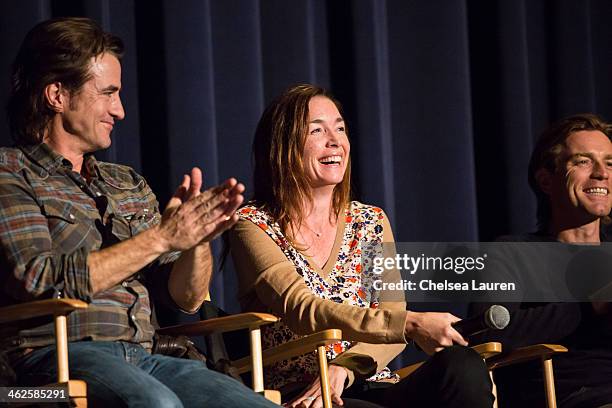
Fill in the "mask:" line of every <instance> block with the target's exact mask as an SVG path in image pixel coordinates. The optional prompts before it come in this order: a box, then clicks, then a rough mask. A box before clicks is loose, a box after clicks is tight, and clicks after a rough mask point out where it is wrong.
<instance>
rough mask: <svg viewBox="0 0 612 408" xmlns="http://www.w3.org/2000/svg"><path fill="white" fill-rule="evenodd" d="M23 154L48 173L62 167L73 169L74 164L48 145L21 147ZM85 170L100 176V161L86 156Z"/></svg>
mask: <svg viewBox="0 0 612 408" xmlns="http://www.w3.org/2000/svg"><path fill="white" fill-rule="evenodd" d="M19 148H20V149H21V150H22V151H23V153H24V154H25V155H26V156H28V157H29V158H30V159H31V160H32V161H34V162H36V163H37V164H38V165H39V166H41V167H42V168H44V169H45V170H46V171H47V172H54V171H56V170H57V169H58V168H60V167H67V168H69V169H72V163H70V160H68V159H66V158H65V157H64V156H62V155H61V154H59V153H57V152H56V151H55V150H53V149H51V148H50V147H49V146H48V145H47V144H46V143H39V144H35V145H26V146H20V147H19ZM83 168H84V169H85V171H86V174H88V175H90V176H96V175H98V171H97V169H98V161H97V160H96V158H95V157H94V156H93V154H86V155H85V157H84V159H83Z"/></svg>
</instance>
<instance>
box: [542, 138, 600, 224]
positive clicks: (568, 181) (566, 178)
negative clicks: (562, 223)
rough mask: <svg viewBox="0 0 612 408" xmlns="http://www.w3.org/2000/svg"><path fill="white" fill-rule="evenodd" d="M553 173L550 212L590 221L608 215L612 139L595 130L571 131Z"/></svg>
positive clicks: (567, 217)
mask: <svg viewBox="0 0 612 408" xmlns="http://www.w3.org/2000/svg"><path fill="white" fill-rule="evenodd" d="M561 154H562V156H561V157H562V161H561V164H560V166H559V169H558V171H557V172H556V174H555V175H554V176H553V180H552V185H551V203H552V206H553V210H555V209H556V210H557V211H553V213H556V214H558V215H559V216H561V217H566V219H572V220H576V221H579V222H584V223H586V222H589V221H590V220H595V219H597V218H601V217H604V216H606V215H608V214H610V209H611V207H612V201H611V199H612V196H611V194H610V192H611V191H612V185H611V183H612V178H611V177H610V176H611V174H610V173H611V172H612V142H610V139H608V137H607V136H606V135H604V134H603V133H602V132H600V131H597V130H582V131H579V132H575V133H572V134H571V135H570V136H569V137H568V138H567V139H566V141H565V149H564V150H563V152H562V153H561Z"/></svg>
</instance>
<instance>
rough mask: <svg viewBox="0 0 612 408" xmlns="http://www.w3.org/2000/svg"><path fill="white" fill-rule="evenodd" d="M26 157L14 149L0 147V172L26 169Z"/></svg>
mask: <svg viewBox="0 0 612 408" xmlns="http://www.w3.org/2000/svg"><path fill="white" fill-rule="evenodd" d="M26 160H27V158H26V156H25V155H24V154H23V152H22V151H21V150H20V149H18V148H15V147H0V172H18V171H20V170H21V169H23V168H24V167H26Z"/></svg>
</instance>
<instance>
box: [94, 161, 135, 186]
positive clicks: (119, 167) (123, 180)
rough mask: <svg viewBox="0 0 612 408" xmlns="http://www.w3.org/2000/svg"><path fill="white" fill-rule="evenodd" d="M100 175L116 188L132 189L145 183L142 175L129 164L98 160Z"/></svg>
mask: <svg viewBox="0 0 612 408" xmlns="http://www.w3.org/2000/svg"><path fill="white" fill-rule="evenodd" d="M98 169H99V171H100V176H101V177H102V178H103V179H104V181H106V182H107V183H108V184H110V185H112V186H113V187H116V188H118V189H122V190H123V189H133V188H137V187H141V186H144V185H146V181H145V179H144V177H142V176H141V175H140V174H138V173H137V172H136V171H135V170H134V169H133V168H131V167H130V166H126V165H123V164H117V163H109V162H103V161H98Z"/></svg>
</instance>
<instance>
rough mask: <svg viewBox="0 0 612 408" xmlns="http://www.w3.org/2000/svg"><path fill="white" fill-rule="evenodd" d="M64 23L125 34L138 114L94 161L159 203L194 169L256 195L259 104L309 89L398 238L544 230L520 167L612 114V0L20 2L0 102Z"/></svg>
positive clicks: (13, 2) (6, 9)
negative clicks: (556, 124)
mask: <svg viewBox="0 0 612 408" xmlns="http://www.w3.org/2000/svg"><path fill="white" fill-rule="evenodd" d="M66 15H73V16H88V17H92V18H94V19H96V20H98V21H99V22H100V23H101V24H102V26H103V27H104V28H105V29H107V30H109V31H112V32H114V33H116V34H118V35H120V36H121V37H122V38H123V39H124V41H125V43H126V46H127V54H126V56H125V59H124V60H123V92H122V97H123V101H124V105H125V108H126V114H127V116H126V119H125V120H124V121H123V122H122V123H121V124H119V126H117V127H116V130H115V132H114V137H113V145H112V147H111V148H110V149H108V150H107V151H105V152H102V153H100V154H99V155H98V156H99V158H102V159H105V160H111V161H115V162H120V163H124V164H128V165H131V166H133V167H134V168H136V169H137V170H138V171H140V172H141V173H142V174H144V175H145V177H146V178H147V179H148V180H149V182H150V184H151V185H152V187H153V189H154V191H156V192H157V194H158V197H159V200H160V202H161V203H162V206H163V205H164V203H165V202H166V201H167V199H168V197H169V196H170V194H171V192H172V191H173V190H174V188H175V186H176V185H177V183H178V182H179V180H180V178H181V175H182V174H183V173H184V172H186V171H188V169H189V168H190V167H191V166H195V165H197V166H200V167H202V168H203V170H204V174H205V181H206V183H207V184H208V185H212V184H214V183H217V182H219V181H220V180H222V179H224V178H226V177H229V176H235V177H238V178H239V179H240V180H243V181H244V182H245V184H246V185H247V188H248V186H249V185H251V184H252V183H251V159H250V150H251V141H252V136H253V132H254V128H255V125H256V123H257V120H258V118H259V116H260V114H261V113H262V111H263V109H264V107H265V105H266V104H267V103H268V102H269V101H270V100H271V99H272V98H273V97H274V96H275V95H277V94H278V93H279V92H280V91H281V90H282V89H284V88H286V87H287V86H289V85H292V84H295V83H301V82H312V83H317V84H320V85H323V86H325V87H328V88H330V89H331V90H332V92H333V93H334V94H335V95H336V96H337V97H338V98H339V99H340V101H342V102H343V104H344V107H345V111H346V112H345V113H346V118H347V121H348V126H349V132H350V137H351V143H352V149H353V163H354V178H353V185H354V191H355V197H356V198H358V199H359V200H361V201H364V202H368V203H374V204H377V205H380V206H382V207H383V208H385V210H386V211H387V213H388V214H389V216H390V219H391V223H392V225H393V227H394V233H395V237H396V239H397V240H398V241H472V240H483V241H486V240H491V239H493V238H494V237H495V236H497V235H500V234H505V233H516V232H520V231H525V230H533V228H534V225H535V222H534V219H535V201H534V198H533V197H532V193H531V192H530V190H529V188H528V186H527V181H526V168H527V163H528V159H529V154H530V151H531V149H532V146H533V143H534V140H535V138H536V137H537V135H538V133H539V131H540V130H541V129H542V128H543V127H544V126H545V125H547V124H548V123H549V122H551V121H552V120H556V119H558V118H560V117H563V116H565V115H568V114H571V113H577V112H587V111H588V112H596V113H599V114H601V115H603V116H604V117H606V118H608V119H612V99H611V97H610V95H611V93H612V76H611V74H612V69H611V68H612V25H610V23H609V22H610V21H612V2H610V1H608V0H591V1H587V0H550V1H546V0H482V1H476V0H448V1H442V0H438V1H429V0H411V1H408V0H387V1H384V0H378V1H374V0H372V1H365V0H355V1H347V0H328V1H324V0H302V1H285V0H260V1H256V0H211V1H206V0H198V1H196V0H190V1H188V0H182V1H160V0H156V1H153V0H149V1H144V0H143V1H134V0H132V1H128V0H81V1H68V0H55V1H51V0H19V1H17V0H9V1H3V2H1V3H0V45H1V46H0V80H1V84H2V85H1V86H0V99H2V100H3V101H5V100H6V96H7V93H8V76H9V67H10V63H11V61H12V59H13V57H14V55H15V53H16V50H17V47H18V45H19V43H20V42H21V40H22V38H23V36H24V34H25V33H26V32H27V30H28V29H29V28H30V27H32V26H33V25H34V24H35V23H37V22H39V21H41V20H43V19H47V18H50V17H54V16H66ZM6 129H7V127H6V120H5V118H4V117H2V118H1V119H0V142H2V144H5V145H6V144H10V143H11V141H10V136H9V135H8V134H7V130H6ZM218 250H219V248H217V252H218ZM235 292H236V282H235V277H234V273H233V270H232V267H231V264H229V265H227V267H226V268H225V270H223V271H221V272H219V271H217V275H216V277H215V280H214V287H213V289H212V294H213V296H214V298H215V300H216V302H217V303H219V304H220V305H222V306H223V307H225V308H226V309H228V310H230V311H236V310H238V306H237V302H236V300H235ZM415 307H417V308H423V307H425V308H434V307H436V308H440V309H443V308H448V305H442V306H440V305H438V306H436V305H427V306H423V305H415ZM452 309H453V310H455V311H457V313H461V312H462V310H463V308H462V306H461V305H452Z"/></svg>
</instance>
